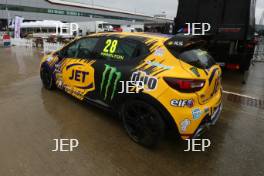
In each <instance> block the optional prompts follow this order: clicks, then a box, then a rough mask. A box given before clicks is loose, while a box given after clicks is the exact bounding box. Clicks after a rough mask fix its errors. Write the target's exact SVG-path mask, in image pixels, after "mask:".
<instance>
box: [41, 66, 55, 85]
mask: <svg viewBox="0 0 264 176" xmlns="http://www.w3.org/2000/svg"><path fill="white" fill-rule="evenodd" d="M40 78H41V80H42V83H43V86H44V87H45V88H46V89H48V90H52V89H55V87H56V86H55V83H54V80H53V78H52V73H51V71H50V69H48V68H47V67H45V66H42V67H41V69H40Z"/></svg>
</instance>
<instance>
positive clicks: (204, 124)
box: [192, 103, 223, 139]
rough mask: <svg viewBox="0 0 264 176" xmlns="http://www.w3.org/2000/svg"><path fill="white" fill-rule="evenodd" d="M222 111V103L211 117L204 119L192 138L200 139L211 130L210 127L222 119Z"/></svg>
mask: <svg viewBox="0 0 264 176" xmlns="http://www.w3.org/2000/svg"><path fill="white" fill-rule="evenodd" d="M222 110H223V104H222V103H221V104H220V105H219V106H218V107H217V109H216V110H215V112H214V113H213V114H212V115H211V116H207V117H205V118H204V120H203V121H202V123H201V124H200V125H199V127H198V128H197V130H196V132H195V133H194V135H193V136H192V138H193V139H195V138H199V137H200V136H201V135H202V134H203V133H204V132H206V131H207V130H208V129H209V128H210V126H212V125H215V124H216V122H217V121H218V119H219V118H220V115H221V112H222Z"/></svg>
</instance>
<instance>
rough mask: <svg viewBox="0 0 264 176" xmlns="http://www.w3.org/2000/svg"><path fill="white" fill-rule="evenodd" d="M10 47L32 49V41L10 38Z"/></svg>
mask: <svg viewBox="0 0 264 176" xmlns="http://www.w3.org/2000/svg"><path fill="white" fill-rule="evenodd" d="M11 45H15V46H25V47H30V48H32V46H33V40H31V39H22V38H11Z"/></svg>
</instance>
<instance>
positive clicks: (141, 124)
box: [121, 100, 165, 148]
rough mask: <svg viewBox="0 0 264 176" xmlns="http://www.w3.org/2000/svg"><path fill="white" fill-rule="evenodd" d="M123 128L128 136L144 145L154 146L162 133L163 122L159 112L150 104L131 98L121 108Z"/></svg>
mask: <svg viewBox="0 0 264 176" xmlns="http://www.w3.org/2000/svg"><path fill="white" fill-rule="evenodd" d="M121 117H122V121H123V125H124V128H125V130H126V132H127V134H128V135H129V137H130V138H131V139H132V140H133V141H135V142H136V143H138V144H141V145H143V146H145V147H148V148H152V147H155V146H156V145H157V144H158V142H159V141H160V140H161V138H162V137H163V134H164V129H165V124H164V121H163V119H162V118H161V115H160V113H159V112H158V111H157V110H156V109H155V108H154V107H153V106H151V105H149V104H147V103H145V102H143V101H140V100H131V101H128V102H127V103H125V104H124V105H123V107H122V110H121Z"/></svg>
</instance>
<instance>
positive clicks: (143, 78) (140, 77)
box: [131, 71, 158, 91]
mask: <svg viewBox="0 0 264 176" xmlns="http://www.w3.org/2000/svg"><path fill="white" fill-rule="evenodd" d="M131 82H132V83H135V84H137V83H138V82H143V83H144V90H146V91H151V90H154V89H156V88H157V84H158V79H157V78H155V77H153V76H150V75H147V74H146V72H143V71H137V72H134V73H132V76H131Z"/></svg>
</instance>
